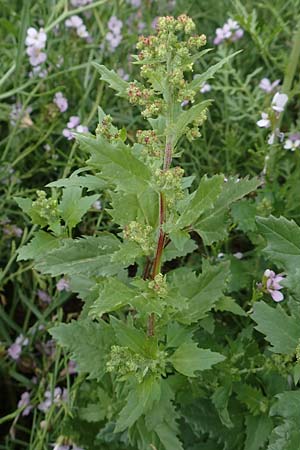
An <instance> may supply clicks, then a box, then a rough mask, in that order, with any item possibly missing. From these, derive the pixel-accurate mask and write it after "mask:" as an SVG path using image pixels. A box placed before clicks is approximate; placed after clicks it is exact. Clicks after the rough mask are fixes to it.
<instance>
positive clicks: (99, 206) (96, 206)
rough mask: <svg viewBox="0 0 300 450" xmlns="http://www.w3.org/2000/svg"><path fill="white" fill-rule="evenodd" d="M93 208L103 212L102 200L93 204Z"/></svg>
mask: <svg viewBox="0 0 300 450" xmlns="http://www.w3.org/2000/svg"><path fill="white" fill-rule="evenodd" d="M92 207H93V208H94V209H97V211H101V209H102V204H101V201H100V200H96V201H95V202H94V203H93V204H92Z"/></svg>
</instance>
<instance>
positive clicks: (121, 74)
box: [117, 67, 129, 81]
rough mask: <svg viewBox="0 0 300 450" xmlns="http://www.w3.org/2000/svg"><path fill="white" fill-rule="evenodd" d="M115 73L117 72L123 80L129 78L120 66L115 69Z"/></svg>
mask: <svg viewBox="0 0 300 450" xmlns="http://www.w3.org/2000/svg"><path fill="white" fill-rule="evenodd" d="M117 74H118V75H119V76H120V77H121V78H122V79H123V80H125V81H128V80H129V75H128V73H126V72H125V70H124V69H123V68H122V67H120V68H119V69H118V70H117Z"/></svg>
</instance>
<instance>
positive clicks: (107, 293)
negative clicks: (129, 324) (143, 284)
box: [89, 278, 136, 318]
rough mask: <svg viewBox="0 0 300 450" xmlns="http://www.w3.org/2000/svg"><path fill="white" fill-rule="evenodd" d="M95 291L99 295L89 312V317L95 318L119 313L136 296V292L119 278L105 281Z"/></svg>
mask: <svg viewBox="0 0 300 450" xmlns="http://www.w3.org/2000/svg"><path fill="white" fill-rule="evenodd" d="M93 291H94V293H95V295H97V298H96V300H95V301H94V302H93V304H92V305H91V307H90V312H89V315H90V316H91V317H93V318H101V316H102V315H103V314H104V313H108V312H112V311H117V310H118V309H120V308H122V307H123V306H125V305H128V304H129V303H130V301H131V300H132V298H134V296H135V295H136V292H135V290H133V289H130V288H129V287H128V286H126V285H125V284H124V283H122V282H121V281H120V280H118V279H117V278H107V279H105V280H103V281H102V282H100V283H98V284H97V286H96V287H95V288H94V289H93ZM95 291H96V292H95Z"/></svg>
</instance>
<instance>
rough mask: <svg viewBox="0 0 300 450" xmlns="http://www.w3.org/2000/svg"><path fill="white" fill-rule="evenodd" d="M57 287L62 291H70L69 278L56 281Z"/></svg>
mask: <svg viewBox="0 0 300 450" xmlns="http://www.w3.org/2000/svg"><path fill="white" fill-rule="evenodd" d="M56 289H57V290H58V291H59V292H61V291H68V290H69V289H70V284H69V282H68V280H67V279H66V278H61V279H60V280H59V281H58V282H57V283H56Z"/></svg>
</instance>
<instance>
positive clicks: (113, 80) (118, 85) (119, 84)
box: [93, 62, 129, 97]
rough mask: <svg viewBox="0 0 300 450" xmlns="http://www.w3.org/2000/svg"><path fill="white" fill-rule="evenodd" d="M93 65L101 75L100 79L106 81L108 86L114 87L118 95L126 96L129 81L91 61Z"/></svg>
mask: <svg viewBox="0 0 300 450" xmlns="http://www.w3.org/2000/svg"><path fill="white" fill-rule="evenodd" d="M93 66H94V67H95V68H96V69H97V70H98V72H99V73H100V75H101V80H103V81H105V82H106V83H108V85H109V87H111V88H112V89H114V90H115V91H116V92H117V94H116V95H118V96H120V97H127V88H128V86H129V83H127V81H125V80H123V78H121V77H120V76H119V75H118V74H117V73H116V72H115V71H114V70H109V69H107V68H106V67H105V66H103V65H102V64H98V63H95V62H94V63H93Z"/></svg>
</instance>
